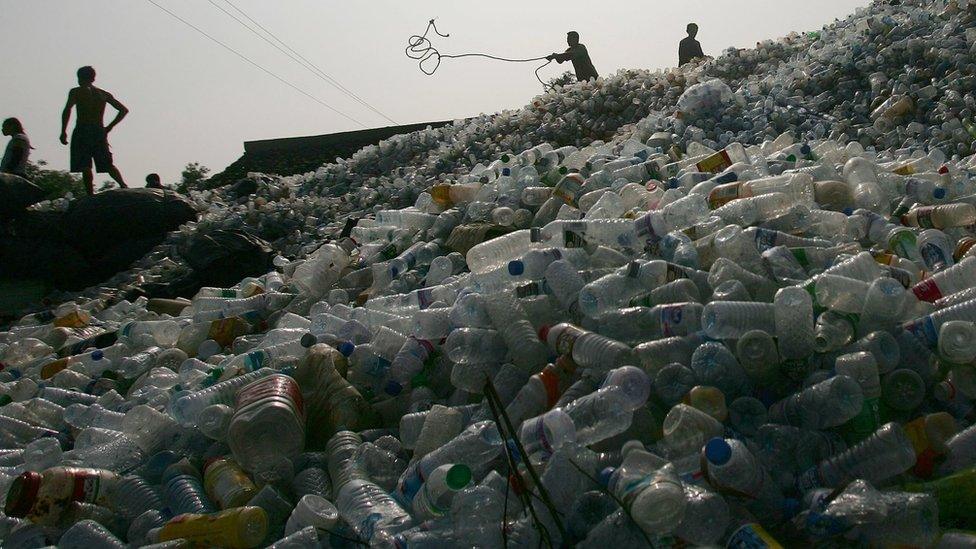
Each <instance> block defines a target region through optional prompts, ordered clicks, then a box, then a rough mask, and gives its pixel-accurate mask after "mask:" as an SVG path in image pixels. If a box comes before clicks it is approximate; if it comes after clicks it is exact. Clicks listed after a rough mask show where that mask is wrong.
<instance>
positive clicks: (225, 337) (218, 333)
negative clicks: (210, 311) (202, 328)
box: [207, 317, 238, 347]
mask: <svg viewBox="0 0 976 549" xmlns="http://www.w3.org/2000/svg"><path fill="white" fill-rule="evenodd" d="M237 326H238V322H237V319H236V318H233V317H231V318H223V319H220V320H214V321H213V322H211V323H210V330H208V331H207V337H208V338H210V339H212V340H214V341H216V342H217V343H219V344H220V345H221V347H226V346H228V345H230V344H231V343H233V342H234V338H235V337H237V334H236V332H237V330H236V329H235V328H237Z"/></svg>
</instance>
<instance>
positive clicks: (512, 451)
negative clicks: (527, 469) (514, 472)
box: [505, 439, 522, 463]
mask: <svg viewBox="0 0 976 549" xmlns="http://www.w3.org/2000/svg"><path fill="white" fill-rule="evenodd" d="M505 446H507V447H508V454H509V455H510V456H512V459H514V460H515V462H516V463H521V461H522V453H521V452H519V449H518V445H517V444H515V441H514V440H512V439H506V440H505Z"/></svg>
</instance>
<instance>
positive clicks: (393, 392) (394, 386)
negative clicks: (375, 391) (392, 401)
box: [383, 381, 403, 396]
mask: <svg viewBox="0 0 976 549" xmlns="http://www.w3.org/2000/svg"><path fill="white" fill-rule="evenodd" d="M383 391H384V392H386V394H388V395H390V396H397V395H399V394H400V393H401V392H403V385H400V384H399V383H397V382H396V381H388V382H387V383H386V387H383Z"/></svg>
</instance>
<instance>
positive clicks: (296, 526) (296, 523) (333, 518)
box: [285, 494, 339, 541]
mask: <svg viewBox="0 0 976 549" xmlns="http://www.w3.org/2000/svg"><path fill="white" fill-rule="evenodd" d="M338 522H339V511H338V510H337V509H336V507H335V505H332V504H331V503H329V501H328V500H326V499H324V498H322V497H320V496H316V495H313V494H307V495H305V496H302V498H301V499H299V500H298V503H297V504H296V505H295V510H294V511H292V513H291V516H290V517H288V523H287V524H286V525H285V535H286V536H291V535H292V534H294V533H296V532H298V531H300V530H304V529H305V528H308V527H312V528H315V531H316V532H320V533H321V534H323V535H327V533H328V532H329V531H331V530H332V529H333V528H334V527H335V525H336V524H337V523H338ZM316 541H317V540H316Z"/></svg>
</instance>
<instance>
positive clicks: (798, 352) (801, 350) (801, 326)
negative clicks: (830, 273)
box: [773, 287, 814, 359]
mask: <svg viewBox="0 0 976 549" xmlns="http://www.w3.org/2000/svg"><path fill="white" fill-rule="evenodd" d="M773 316H774V320H775V323H776V332H775V333H776V339H777V340H778V341H779V353H780V355H782V357H783V358H785V359H802V358H806V357H808V356H810V355H811V354H813V351H814V324H813V320H814V315H813V300H812V299H811V297H810V294H809V293H808V292H807V291H805V290H803V289H802V288H797V287H788V288H783V289H781V290H779V291H778V292H776V296H775V297H774V298H773Z"/></svg>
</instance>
